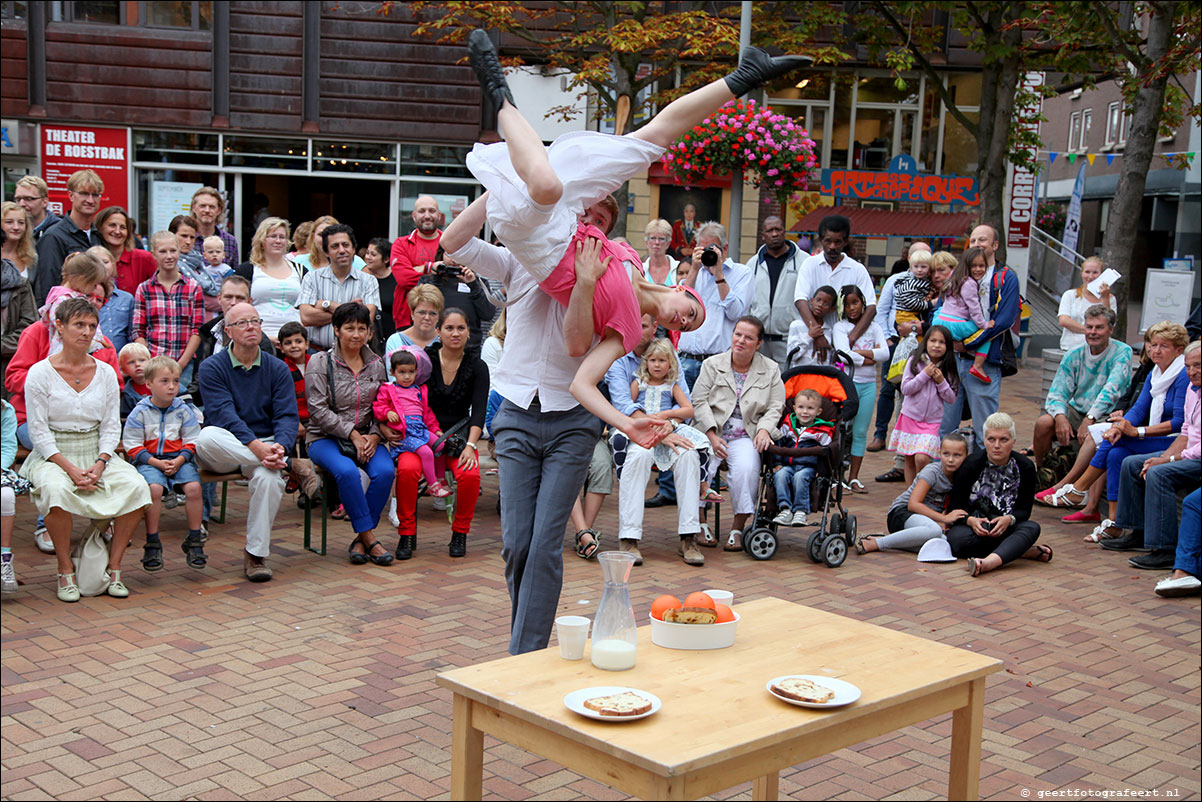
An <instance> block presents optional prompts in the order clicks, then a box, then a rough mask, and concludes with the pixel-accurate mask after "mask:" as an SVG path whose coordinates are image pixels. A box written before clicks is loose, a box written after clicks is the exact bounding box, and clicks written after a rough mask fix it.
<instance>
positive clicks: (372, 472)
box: [309, 437, 396, 534]
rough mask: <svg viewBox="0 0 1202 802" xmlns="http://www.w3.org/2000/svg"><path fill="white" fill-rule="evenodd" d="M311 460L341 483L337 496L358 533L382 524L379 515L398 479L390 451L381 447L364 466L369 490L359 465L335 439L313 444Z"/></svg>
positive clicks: (316, 441) (321, 440)
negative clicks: (394, 482) (364, 483)
mask: <svg viewBox="0 0 1202 802" xmlns="http://www.w3.org/2000/svg"><path fill="white" fill-rule="evenodd" d="M309 458H310V459H312V460H313V463H314V464H315V465H317V466H319V467H321V468H322V469H323V470H325V471H327V472H328V473H329V474H330V475H331V476H333V477H334V481H335V482H337V483H338V496H339V498H340V499H342V506H343V508H344V509H345V510H346V514H347V516H348V517H349V518H350V520H351V528H352V529H354V530H355V534H360V533H363V532H370V531H372V530H373V529H375V528H376V527H377V526H379V525H380V513H381V512H383V510H384V505H386V504H387V503H388V497H389V496H390V495H392V483H393V479H395V478H396V467H395V466H394V464H393V462H392V457H391V456H389V454H388V449H386V448H383V447H382V446H381V447H378V448H376V451H375V453H374V454H372V457H371V459H370V460H369V461H368V463H367V464H366V465H364V466H363V470H364V472H365V473H367V480H368V482H367V488H366V489H364V487H363V484H362V479H361V478H360V476H359V466H358V465H356V464H355V462H354V460H352V459H350V458H349V457H346V456H344V455H343V453H342V452H341V451H340V450H339V449H338V443H337V442H335V441H334V440H333V439H331V438H328V437H323V438H322V439H320V440H314V441H313V442H312V443H310V444H309Z"/></svg>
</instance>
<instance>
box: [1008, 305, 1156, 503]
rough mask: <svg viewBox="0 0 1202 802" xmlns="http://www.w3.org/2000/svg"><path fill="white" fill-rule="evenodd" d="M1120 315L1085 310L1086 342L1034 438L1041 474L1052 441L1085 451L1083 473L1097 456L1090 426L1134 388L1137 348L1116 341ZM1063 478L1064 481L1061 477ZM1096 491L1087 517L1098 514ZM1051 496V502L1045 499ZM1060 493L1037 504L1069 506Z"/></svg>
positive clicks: (1067, 360) (1054, 389)
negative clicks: (1133, 361)
mask: <svg viewBox="0 0 1202 802" xmlns="http://www.w3.org/2000/svg"><path fill="white" fill-rule="evenodd" d="M1115 320H1116V318H1115V314H1114V311H1113V310H1111V309H1110V308H1109V307H1106V306H1102V305H1101V304H1094V305H1093V306H1091V307H1089V309H1087V310H1085V344H1084V345H1079V346H1077V347H1076V348H1074V349H1072V350H1071V351H1069V352H1068V353H1067V354H1065V355H1064V358H1063V359H1062V360H1061V362H1060V367H1059V368H1058V369H1057V370H1056V378H1055V379H1054V380H1053V381H1052V386H1051V388H1050V389H1049V390H1048V397H1047V400H1046V401H1045V402H1044V412H1043V414H1042V415H1040V416H1039V418H1038V419H1037V420H1036V421H1035V433H1034V434H1033V435H1032V436H1031V439H1032V445H1033V449H1032V450H1033V451H1034V457H1035V468H1036V470H1038V469H1040V468H1041V467H1043V459H1044V457H1046V456H1047V453H1048V451H1049V450H1050V449H1051V447H1052V438H1053V437H1055V438H1056V441H1057V442H1059V443H1060V444H1061V445H1065V446H1067V445H1071V444H1076V445H1077V446H1079V447H1081V448H1082V451H1081V455H1080V457H1079V458H1078V462H1080V461H1081V460H1082V459H1083V460H1084V463H1082V470H1084V465H1087V464H1088V463H1089V460H1090V458H1092V457H1093V453H1094V441H1093V437H1092V436H1091V435H1090V433H1089V427H1090V426H1092V425H1093V424H1095V423H1099V422H1101V421H1105V420H1106V419H1107V416H1108V415H1109V414H1110V413H1111V412H1112V411H1114V409H1115V408H1116V405H1117V404H1118V402H1119V399H1120V398H1122V397H1123V394H1124V393H1126V392H1127V388H1128V387H1129V386H1130V384H1131V358H1132V352H1131V346H1129V345H1127V344H1126V343H1124V342H1122V341H1120V340H1113V339H1111V336H1112V335H1113V334H1114V324H1115ZM1057 478H1063V477H1057ZM1096 489H1097V491H1098V492H1095V493H1091V494H1090V499H1089V505H1088V507H1087V509H1086V513H1087V514H1088V513H1090V512H1093V513H1094V514H1096V512H1097V505H1098V503H1099V502H1100V500H1101V497H1102V493H1101V487H1100V486H1099V487H1097V488H1096ZM1045 496H1046V498H1045ZM1053 496H1054V493H1046V494H1044V493H1041V494H1040V495H1038V496H1036V500H1037V501H1040V502H1042V503H1046V504H1050V505H1051V506H1068V505H1062V504H1060V503H1055V502H1054V501H1053Z"/></svg>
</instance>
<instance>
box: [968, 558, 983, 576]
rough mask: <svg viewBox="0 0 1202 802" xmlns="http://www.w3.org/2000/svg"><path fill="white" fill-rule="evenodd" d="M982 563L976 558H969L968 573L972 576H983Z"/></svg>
mask: <svg viewBox="0 0 1202 802" xmlns="http://www.w3.org/2000/svg"><path fill="white" fill-rule="evenodd" d="M981 562H982V561H981V560H978V559H977V558H976V557H969V558H968V573H969V574H970V575H971V576H980V575H981Z"/></svg>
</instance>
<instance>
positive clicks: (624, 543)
mask: <svg viewBox="0 0 1202 802" xmlns="http://www.w3.org/2000/svg"><path fill="white" fill-rule="evenodd" d="M618 551H624V552H626V553H627V554H633V555H634V564H635V565H642V564H643V552H641V551H639V542H638V540H636V539H634V538H632V537H624V538H622V539H620V540H619V541H618Z"/></svg>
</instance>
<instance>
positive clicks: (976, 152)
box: [939, 111, 981, 175]
mask: <svg viewBox="0 0 1202 802" xmlns="http://www.w3.org/2000/svg"><path fill="white" fill-rule="evenodd" d="M964 116H965V117H967V118H968V119H969V120H971V121H972V122H973V123H974V124H975V123H976V122H977V121H978V120H979V119H980V116H981V115H980V112H976V111H973V112H965V113H964ZM980 158H981V151H980V148H978V147H977V139H976V137H974V136H973V135H972V134H971V133H969V131H968V130H967V129H966V128H965V127H964V126H963V125H961V124H960V121H959V120H957V119H956V118H955V117H953V116H952V115H951V114H947V115H946V116H945V117H944V119H943V165H942V167H941V169H940V170H939V172H940V173H944V174H951V173H954V174H956V175H976V172H977V167H978V166H979V164H980Z"/></svg>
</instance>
